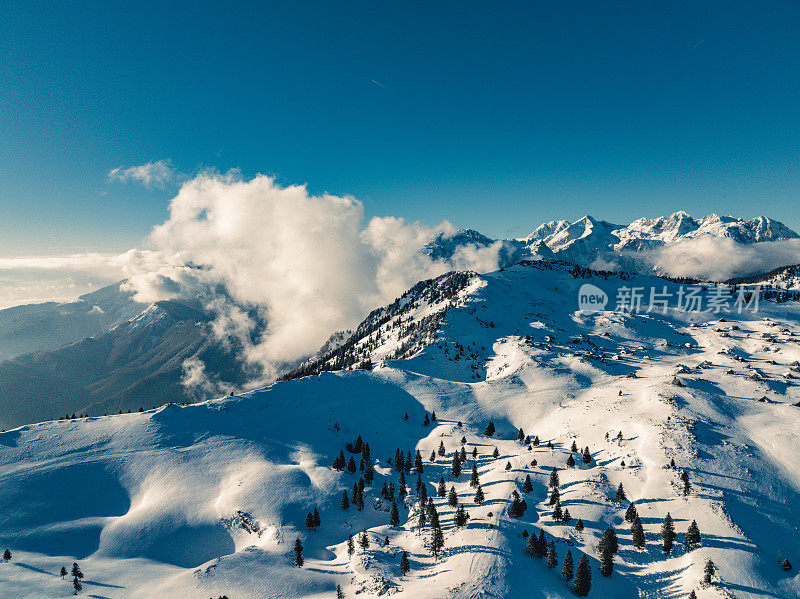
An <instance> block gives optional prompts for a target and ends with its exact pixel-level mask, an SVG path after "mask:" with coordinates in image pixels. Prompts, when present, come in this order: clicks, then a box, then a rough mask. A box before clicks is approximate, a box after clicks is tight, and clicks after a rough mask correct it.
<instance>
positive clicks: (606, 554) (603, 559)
mask: <svg viewBox="0 0 800 599" xmlns="http://www.w3.org/2000/svg"><path fill="white" fill-rule="evenodd" d="M613 571H614V554H613V553H612V552H611V549H610V548H609V546H608V544H607V543H606V544H605V545H602V546H601V548H600V574H602V575H603V576H611V573H612V572H613Z"/></svg>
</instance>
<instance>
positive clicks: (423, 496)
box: [417, 478, 428, 507]
mask: <svg viewBox="0 0 800 599" xmlns="http://www.w3.org/2000/svg"><path fill="white" fill-rule="evenodd" d="M417 483H418V485H417V497H418V498H419V504H420V506H422V507H424V506H425V503H427V501H428V487H427V486H426V485H425V483H424V482H422V480H421V479H419V478H417Z"/></svg>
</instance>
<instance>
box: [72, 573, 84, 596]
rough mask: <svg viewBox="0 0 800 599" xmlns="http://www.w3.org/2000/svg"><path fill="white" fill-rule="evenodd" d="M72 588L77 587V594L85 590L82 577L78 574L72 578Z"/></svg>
mask: <svg viewBox="0 0 800 599" xmlns="http://www.w3.org/2000/svg"><path fill="white" fill-rule="evenodd" d="M72 588H73V589H75V594H76V595H77V594H78V593H80V592H81V591H82V590H83V585H82V584H81V581H80V578H78V577H77V576H76V577H75V578H73V579H72Z"/></svg>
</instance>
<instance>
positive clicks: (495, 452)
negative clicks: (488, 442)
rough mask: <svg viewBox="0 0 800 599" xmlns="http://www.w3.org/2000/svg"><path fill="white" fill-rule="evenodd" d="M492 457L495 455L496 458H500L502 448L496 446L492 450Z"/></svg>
mask: <svg viewBox="0 0 800 599" xmlns="http://www.w3.org/2000/svg"><path fill="white" fill-rule="evenodd" d="M492 457H493V458H494V459H497V458H499V457H500V450H499V449H497V447H495V448H494V451H493V452H492Z"/></svg>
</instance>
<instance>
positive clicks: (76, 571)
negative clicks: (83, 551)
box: [72, 562, 83, 578]
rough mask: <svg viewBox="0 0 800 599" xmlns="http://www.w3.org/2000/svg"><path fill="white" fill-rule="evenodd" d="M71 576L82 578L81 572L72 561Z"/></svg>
mask: <svg viewBox="0 0 800 599" xmlns="http://www.w3.org/2000/svg"><path fill="white" fill-rule="evenodd" d="M72 576H73V577H74V578H83V572H81V568H80V566H79V565H78V563H77V562H72Z"/></svg>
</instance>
